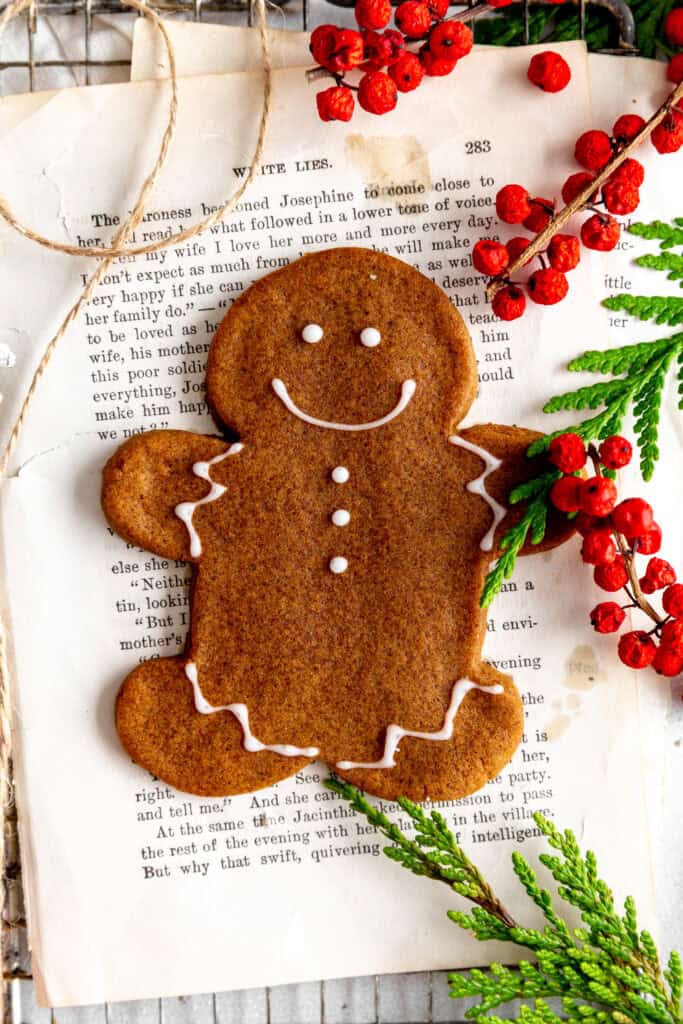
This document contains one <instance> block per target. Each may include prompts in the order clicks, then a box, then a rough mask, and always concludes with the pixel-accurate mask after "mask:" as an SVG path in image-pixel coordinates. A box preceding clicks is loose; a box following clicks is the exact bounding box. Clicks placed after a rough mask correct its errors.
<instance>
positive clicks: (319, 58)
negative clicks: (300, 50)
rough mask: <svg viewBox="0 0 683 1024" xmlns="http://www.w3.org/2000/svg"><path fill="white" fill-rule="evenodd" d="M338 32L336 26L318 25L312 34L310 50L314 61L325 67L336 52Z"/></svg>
mask: <svg viewBox="0 0 683 1024" xmlns="http://www.w3.org/2000/svg"><path fill="white" fill-rule="evenodd" d="M338 32H339V29H338V28H337V26H336V25H318V27H317V28H314V29H313V31H312V32H311V41H310V43H309V44H308V48H309V50H310V51H311V53H312V54H313V60H314V61H316V63H318V64H321V65H322V66H323V67H325V65H326V63H327V61H328V59H329V57H330V55H331V54H332V52H333V50H334V47H335V43H336V41H337V34H338Z"/></svg>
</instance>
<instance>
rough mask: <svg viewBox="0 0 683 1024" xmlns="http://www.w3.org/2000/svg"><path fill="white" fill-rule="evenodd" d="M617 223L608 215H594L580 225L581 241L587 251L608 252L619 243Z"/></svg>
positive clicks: (619, 229) (619, 231)
mask: <svg viewBox="0 0 683 1024" xmlns="http://www.w3.org/2000/svg"><path fill="white" fill-rule="evenodd" d="M620 234H621V228H620V227H619V222H618V221H616V220H615V219H614V217H610V215H609V214H603V213H594V214H593V216H592V217H589V218H588V220H587V221H584V223H583V224H582V225H581V241H582V242H583V244H584V245H585V246H586V248H587V249H597V250H598V251H599V252H610V250H611V249H613V248H614V247H615V245H616V244H617V242H618V241H619V236H620Z"/></svg>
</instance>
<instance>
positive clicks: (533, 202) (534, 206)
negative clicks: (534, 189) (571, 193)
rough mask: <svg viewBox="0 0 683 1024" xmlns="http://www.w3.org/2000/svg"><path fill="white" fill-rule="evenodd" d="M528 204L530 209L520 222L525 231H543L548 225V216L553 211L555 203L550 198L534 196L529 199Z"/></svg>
mask: <svg viewBox="0 0 683 1024" xmlns="http://www.w3.org/2000/svg"><path fill="white" fill-rule="evenodd" d="M529 205H530V206H531V210H530V211H529V214H528V215H527V216H526V217H525V218H524V220H523V221H522V224H523V225H524V227H525V228H526V229H527V231H533V232H534V234H538V232H539V231H543V229H544V228H546V227H547V226H548V223H549V221H550V218H551V217H552V215H553V213H554V212H555V204H554V203H553V201H552V200H551V199H542V198H541V196H535V197H534V198H533V199H530V200H529Z"/></svg>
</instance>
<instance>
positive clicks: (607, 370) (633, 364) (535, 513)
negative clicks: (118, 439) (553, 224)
mask: <svg viewBox="0 0 683 1024" xmlns="http://www.w3.org/2000/svg"><path fill="white" fill-rule="evenodd" d="M628 230H629V231H630V233H631V234H633V235H637V236H638V237H640V238H647V239H650V240H657V241H659V248H660V252H659V253H656V254H652V253H648V254H645V255H643V256H640V257H638V259H637V260H636V263H638V264H639V265H640V266H643V267H650V268H651V269H653V270H657V271H659V272H660V273H663V274H665V275H666V277H667V278H668V279H669V280H680V281H681V285H680V287H682V288H683V254H680V253H676V252H672V251H671V250H672V249H673V248H675V247H683V217H677V218H675V219H674V220H673V221H672V222H671V223H670V224H666V223H664V222H663V221H658V220H656V221H652V222H650V223H649V224H640V223H638V224H632V225H631V226H630V228H629V229H628ZM603 305H604V306H606V307H607V309H610V310H612V311H620V312H624V313H628V314H629V315H630V316H632V317H635V318H637V319H638V320H643V321H645V320H651V321H654V323H656V324H658V325H662V324H666V325H667V326H669V327H679V326H680V325H681V324H683V297H680V296H677V295H673V296H671V295H655V296H649V295H631V294H620V295H612V296H610V297H609V298H607V299H605V300H604V301H603ZM674 363H676V364H677V365H678V394H679V403H678V405H679V408H680V409H683V331H677V332H675V333H674V334H670V335H668V336H667V337H664V338H659V339H658V340H656V341H644V342H639V343H636V344H633V345H622V346H621V347H620V348H614V349H610V350H608V351H607V352H600V351H593V350H591V351H588V352H584V353H583V355H581V356H579V357H578V358H577V359H573V360H572V361H571V362H570V363H569V365H568V367H567V369H568V370H570V371H572V372H581V373H595V374H600V375H602V376H603V377H605V378H607V379H606V380H601V381H596V382H595V383H593V384H588V385H585V386H582V387H579V388H576V389H574V390H573V391H566V392H564V393H563V394H561V395H555V396H554V397H553V398H551V399H550V400H549V401H548V402H546V404H545V406H544V407H543V411H544V412H546V413H555V412H567V411H574V412H586V411H590V412H591V413H593V415H590V416H586V417H585V418H584V419H581V420H579V421H578V422H577V423H574V424H573V425H572V426H566V427H562V428H561V429H560V430H555V431H553V432H552V433H550V434H545V435H544V436H543V437H540V438H539V439H538V440H537V441H534V443H533V444H532V445H531V446H530V447H529V449H528V451H527V454H528V455H529V456H530V457H533V456H536V455H541V454H543V453H545V452H546V451H547V450H548V447H549V445H550V442H551V441H552V440H553V438H554V437H558V436H559V435H560V434H564V433H566V432H567V431H568V430H571V431H573V432H574V433H575V434H579V435H580V436H581V437H582V438H583V439H584V441H586V442H589V441H600V440H602V439H603V438H605V437H609V436H610V434H619V433H621V432H622V427H623V423H624V419H625V418H626V416H627V414H628V413H629V412H632V413H633V432H634V434H635V438H636V441H637V444H638V448H639V452H640V471H641V473H642V476H643V479H644V480H650V479H651V478H652V475H653V473H654V469H655V465H656V463H657V460H658V459H659V419H660V412H661V406H662V398H663V395H664V390H665V387H666V382H667V377H668V374H669V371H670V370H671V368H672V366H673V365H674ZM595 410H597V411H595ZM558 475H559V474H554V475H551V474H548V473H545V474H543V475H541V476H539V477H536V478H535V479H533V480H531V481H529V482H528V483H527V484H525V485H524V486H523V488H516V489H515V490H514V491H512V493H511V494H510V497H509V501H510V503H511V504H516V503H517V502H519V501H529V505H528V507H527V509H526V511H525V513H524V515H523V517H522V519H521V520H520V521H519V522H518V523H516V524H515V525H514V526H512V527H511V528H510V529H509V530H508V531H507V532H506V533H504V534H503V536H502V538H501V541H500V548H501V554H500V556H499V558H498V560H497V561H496V562H495V564H494V565H493V567H492V568H491V570H490V572H489V573H488V575H487V577H486V582H485V584H484V589H483V591H482V596H481V599H480V604H481V606H482V607H483V608H487V607H488V606H489V605H490V603H491V601H492V600H493V598H494V597H495V595H496V594H497V593H498V592H499V590H500V588H501V586H502V584H503V581H504V580H505V579H507V578H508V577H509V576H511V575H512V573H513V571H514V568H515V564H516V560H517V555H518V554H519V552H520V550H521V549H522V547H523V546H524V544H526V543H531V544H537V543H539V542H540V541H541V540H542V539H543V536H544V533H545V523H546V515H547V507H548V505H549V501H550V499H549V494H550V488H551V486H552V484H553V481H554V480H555V479H557V476H558ZM543 505H545V511H544V510H543V508H542V507H541V506H543Z"/></svg>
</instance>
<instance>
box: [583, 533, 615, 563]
mask: <svg viewBox="0 0 683 1024" xmlns="http://www.w3.org/2000/svg"><path fill="white" fill-rule="evenodd" d="M616 557H617V547H616V544H615V543H614V541H613V540H612V535H611V533H610V531H609V530H593V531H592V533H589V534H587V535H586V536H585V537H584V540H583V544H582V545H581V558H582V559H583V560H584V562H587V563H588V564H589V565H608V564H609V563H610V562H613V561H614V559H615V558H616Z"/></svg>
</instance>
